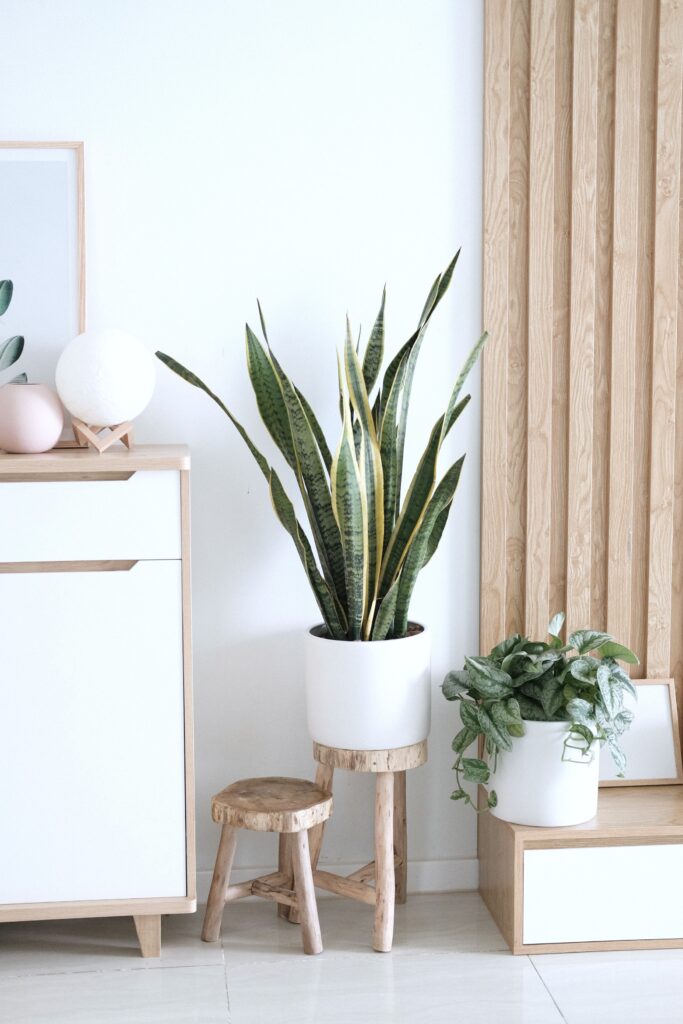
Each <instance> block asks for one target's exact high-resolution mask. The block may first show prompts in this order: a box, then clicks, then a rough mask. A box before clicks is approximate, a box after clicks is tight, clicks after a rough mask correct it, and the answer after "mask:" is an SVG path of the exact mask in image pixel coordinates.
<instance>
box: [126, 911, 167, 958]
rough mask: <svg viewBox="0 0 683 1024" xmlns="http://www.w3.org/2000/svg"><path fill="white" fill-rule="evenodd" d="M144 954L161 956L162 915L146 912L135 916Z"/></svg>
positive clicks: (136, 928) (134, 919) (136, 929)
mask: <svg viewBox="0 0 683 1024" xmlns="http://www.w3.org/2000/svg"><path fill="white" fill-rule="evenodd" d="M133 921H134V922H135V931H136V932H137V933H138V942H139V943H140V952H141V953H142V955H143V956H161V915H160V914H144V915H141V916H139V917H138V916H136V917H133Z"/></svg>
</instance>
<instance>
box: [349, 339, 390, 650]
mask: <svg viewBox="0 0 683 1024" xmlns="http://www.w3.org/2000/svg"><path fill="white" fill-rule="evenodd" d="M344 368H345V372H346V381H347V385H348V389H349V395H350V398H351V404H352V406H353V409H354V411H355V413H356V416H357V417H358V419H357V423H358V424H359V425H360V430H361V438H360V476H361V487H362V489H363V491H364V493H365V500H366V502H367V523H368V527H367V529H368V538H367V548H368V558H367V582H366V587H367V591H368V615H367V619H366V624H365V635H364V637H363V639H365V640H367V639H369V636H370V629H371V623H372V619H373V615H374V605H375V602H376V599H377V589H378V586H379V569H380V565H381V561H382V552H383V550H384V479H383V473H382V458H381V455H380V450H379V443H378V441H377V434H376V432H375V423H374V420H373V418H372V411H371V409H370V401H369V399H368V393H367V391H366V388H365V380H364V378H363V371H362V369H361V365H360V362H359V361H358V356H357V355H356V352H355V351H354V348H353V344H352V342H351V334H350V332H348V331H347V335H346V345H345V346H344Z"/></svg>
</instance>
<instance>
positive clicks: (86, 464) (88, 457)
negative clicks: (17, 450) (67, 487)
mask: <svg viewBox="0 0 683 1024" xmlns="http://www.w3.org/2000/svg"><path fill="white" fill-rule="evenodd" d="M189 468H190V450H189V448H188V447H187V446H186V445H182V444H139V445H136V446H135V447H134V448H132V449H131V450H130V451H129V450H128V449H127V448H124V447H123V446H120V447H116V448H109V449H108V450H107V451H106V452H103V453H102V454H101V455H100V454H98V453H97V452H96V451H93V450H92V449H91V448H57V449H53V450H52V451H50V452H43V453H42V454H41V455H8V454H6V453H4V452H3V453H0V479H3V478H4V479H7V478H10V479H14V478H17V477H21V478H25V477H26V478H31V477H59V476H67V475H68V476H73V475H74V474H79V475H80V474H84V475H87V476H95V475H98V474H109V473H117V474H118V473H135V472H137V471H138V470H144V469H147V470H155V469H189Z"/></svg>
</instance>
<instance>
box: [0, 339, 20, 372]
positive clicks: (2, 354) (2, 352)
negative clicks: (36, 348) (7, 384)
mask: <svg viewBox="0 0 683 1024" xmlns="http://www.w3.org/2000/svg"><path fill="white" fill-rule="evenodd" d="M23 351H24V339H23V338H22V337H21V336H20V335H18V334H17V335H15V336H14V337H13V338H8V339H7V341H5V342H4V343H3V344H2V345H0V370H6V369H7V367H8V366H11V365H12V363H16V361H17V359H18V358H19V356H20V355H21V353H22V352H23Z"/></svg>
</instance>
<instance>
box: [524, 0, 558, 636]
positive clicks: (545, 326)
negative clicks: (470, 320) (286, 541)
mask: <svg viewBox="0 0 683 1024" xmlns="http://www.w3.org/2000/svg"><path fill="white" fill-rule="evenodd" d="M555 13H556V8H555V4H554V3H547V2H546V0H531V53H532V57H531V67H530V78H531V83H530V90H529V108H530V131H529V359H528V366H529V369H528V382H529V383H528V398H527V401H528V412H527V416H528V422H527V475H528V479H529V483H528V485H527V495H526V497H527V511H526V552H527V555H526V560H527V566H528V571H527V572H526V573H525V580H526V597H525V607H526V612H525V618H526V622H527V628H528V629H529V630H530V632H531V634H532V635H533V636H543V635H544V633H545V630H546V627H547V625H548V622H549V621H550V615H549V612H550V521H551V489H550V487H549V486H548V481H550V479H551V473H552V418H553V368H552V350H553V275H554V265H553V240H554V230H555V225H554V216H555V191H554V166H555V159H554V153H555V125H554V121H553V113H554V109H555ZM549 169H550V173H549ZM536 481H545V485H544V486H537V485H536Z"/></svg>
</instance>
